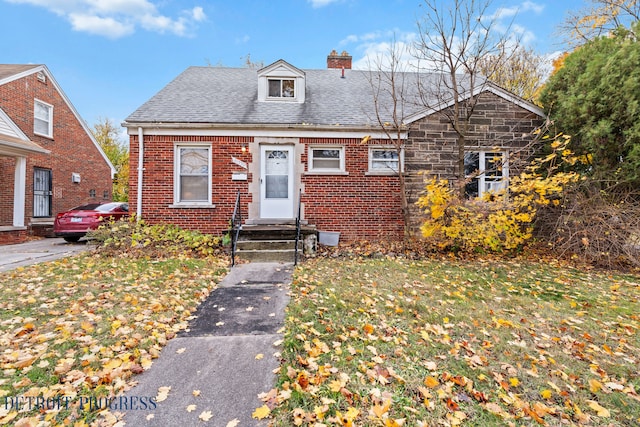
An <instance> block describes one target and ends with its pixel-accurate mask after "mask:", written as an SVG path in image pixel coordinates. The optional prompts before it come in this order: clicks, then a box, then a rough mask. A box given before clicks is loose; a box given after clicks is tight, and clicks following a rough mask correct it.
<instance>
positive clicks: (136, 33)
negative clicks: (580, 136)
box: [0, 0, 588, 126]
mask: <svg viewBox="0 0 640 427" xmlns="http://www.w3.org/2000/svg"><path fill="white" fill-rule="evenodd" d="M421 3H422V1H421V0H216V1H211V0H207V1H205V0H0V17H1V20H0V22H2V25H1V26H0V53H1V54H0V62H1V63H8V64H46V65H47V67H48V68H49V69H50V70H51V72H52V73H53V75H54V77H55V78H56V80H57V81H58V83H59V84H60V85H61V87H62V88H63V90H64V91H65V93H66V94H67V96H68V97H69V98H70V100H71V102H72V103H73V104H74V106H75V107H76V109H77V110H78V112H79V113H80V115H81V116H82V117H83V118H84V120H85V121H87V123H88V124H89V125H90V126H93V124H94V123H96V122H97V121H98V120H99V119H100V118H109V119H111V120H112V121H114V122H115V123H116V124H120V123H121V122H122V121H123V120H124V119H125V118H126V117H127V116H128V115H129V114H130V113H132V112H133V111H134V110H135V109H136V108H138V107H139V106H140V105H142V103H144V102H145V101H146V100H147V99H149V98H150V97H151V96H153V95H154V94H155V93H156V92H157V91H159V90H160V89H161V88H162V87H164V86H165V85H166V84H167V83H168V82H170V81H171V80H172V79H173V78H175V77H176V76H177V75H178V74H179V73H180V72H182V71H183V70H184V69H185V68H187V67H189V66H191V65H200V66H205V65H213V66H216V65H223V66H228V67H240V66H243V65H244V62H245V60H246V57H247V55H250V56H251V60H252V61H254V62H262V63H264V65H268V64H270V63H272V62H274V61H276V60H278V59H284V60H286V61H288V62H289V63H291V64H292V65H294V66H296V67H298V68H316V69H317V68H325V67H326V57H327V55H328V54H329V53H330V52H331V50H333V49H336V50H337V51H339V52H342V51H343V50H346V51H347V52H349V54H351V55H352V56H353V61H354V65H355V66H358V64H364V63H366V59H365V57H366V55H367V54H370V53H375V52H376V51H379V49H380V47H381V46H383V45H384V43H385V42H389V41H390V40H391V38H392V36H393V35H394V34H395V37H396V39H397V40H410V39H411V38H412V37H414V36H415V33H416V31H417V25H416V22H417V21H418V19H419V18H420V17H421V16H422V15H423V14H424V9H423V8H422V7H421V6H420V4H421ZM586 3H588V0H504V1H500V0H494V2H493V5H494V6H495V7H494V8H492V10H491V12H492V13H498V14H499V15H496V16H501V17H502V21H501V22H502V23H504V24H505V25H506V24H508V23H509V22H510V21H511V20H512V19H514V21H513V25H512V26H511V31H514V32H518V33H519V34H521V35H522V38H523V40H524V41H525V42H526V43H527V44H528V46H530V47H533V48H534V49H536V51H538V53H541V54H552V53H553V52H558V51H562V50H563V46H562V45H561V44H560V43H559V41H560V37H558V34H557V30H558V28H557V27H558V24H560V23H561V22H562V20H563V18H564V16H565V14H566V12H567V11H568V10H569V9H580V8H582V7H584V6H585V5H586ZM498 8H500V9H498ZM516 11H518V15H517V16H516V17H515V18H513V17H512V16H513V14H514V13H515V12H516Z"/></svg>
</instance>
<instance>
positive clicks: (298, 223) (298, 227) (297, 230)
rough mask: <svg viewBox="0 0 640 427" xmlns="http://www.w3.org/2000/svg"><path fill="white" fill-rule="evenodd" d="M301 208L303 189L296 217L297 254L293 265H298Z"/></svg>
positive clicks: (299, 194)
mask: <svg viewBox="0 0 640 427" xmlns="http://www.w3.org/2000/svg"><path fill="white" fill-rule="evenodd" d="M301 206H302V188H301V189H300V192H299V193H298V216H297V217H296V246H295V254H294V258H293V265H298V242H299V241H300V231H301V230H300V229H301V228H302V227H301V222H302V221H301V220H300V214H301Z"/></svg>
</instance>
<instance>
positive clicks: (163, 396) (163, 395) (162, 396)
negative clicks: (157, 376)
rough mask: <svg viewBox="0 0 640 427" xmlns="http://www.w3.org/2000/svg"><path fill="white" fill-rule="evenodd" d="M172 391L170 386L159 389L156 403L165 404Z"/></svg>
mask: <svg viewBox="0 0 640 427" xmlns="http://www.w3.org/2000/svg"><path fill="white" fill-rule="evenodd" d="M170 391H171V387H170V386H169V387H160V388H158V395H157V396H156V402H163V401H165V400H167V396H169V392H170Z"/></svg>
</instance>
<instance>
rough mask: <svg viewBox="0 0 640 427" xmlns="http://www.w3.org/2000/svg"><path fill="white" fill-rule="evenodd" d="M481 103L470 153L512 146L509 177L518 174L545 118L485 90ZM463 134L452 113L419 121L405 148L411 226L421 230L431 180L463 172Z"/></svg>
mask: <svg viewBox="0 0 640 427" xmlns="http://www.w3.org/2000/svg"><path fill="white" fill-rule="evenodd" d="M479 96H480V98H479V100H478V103H477V105H476V108H475V111H474V116H473V117H472V119H471V126H470V128H469V133H468V135H467V136H466V146H467V147H468V148H467V150H468V151H474V150H477V151H479V150H491V149H493V150H496V149H499V150H507V151H508V152H509V175H510V176H513V175H516V174H518V171H519V170H520V169H521V167H522V165H523V164H524V162H525V161H527V160H529V159H530V158H531V155H532V154H533V151H534V150H533V147H532V145H533V141H534V139H535V137H534V135H533V134H532V133H533V131H534V130H535V129H537V128H539V127H540V126H541V125H542V124H543V121H544V119H543V118H542V117H540V116H538V115H537V114H535V113H532V112H530V111H528V110H526V109H524V108H522V107H520V106H518V105H517V104H515V103H513V102H510V101H508V100H506V99H504V98H501V97H499V96H497V95H495V94H493V93H490V92H484V93H482V94H480V95H479ZM457 137H458V135H457V133H456V132H455V131H454V130H453V127H452V125H451V123H449V121H448V119H447V117H446V116H445V115H444V114H441V113H434V114H432V115H430V116H427V117H425V118H424V119H422V120H420V121H418V122H416V123H414V124H413V126H412V127H411V129H410V131H409V136H408V140H407V143H406V146H405V162H406V165H405V166H406V170H407V172H408V177H407V196H408V198H409V204H410V209H411V212H412V221H411V229H412V230H414V231H415V232H418V228H419V226H420V223H421V221H422V218H423V216H422V214H421V213H420V212H419V210H418V208H417V206H415V202H416V201H417V200H418V198H419V197H420V194H421V193H422V192H423V191H424V182H425V179H428V178H431V177H434V176H435V177H438V178H441V179H448V180H451V181H453V180H455V179H456V178H457V176H458V165H457V153H458V145H457Z"/></svg>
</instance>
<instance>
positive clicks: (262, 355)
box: [256, 353, 264, 360]
mask: <svg viewBox="0 0 640 427" xmlns="http://www.w3.org/2000/svg"><path fill="white" fill-rule="evenodd" d="M263 357H264V354H262V353H258V354H256V360H260V359H262V358H263Z"/></svg>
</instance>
